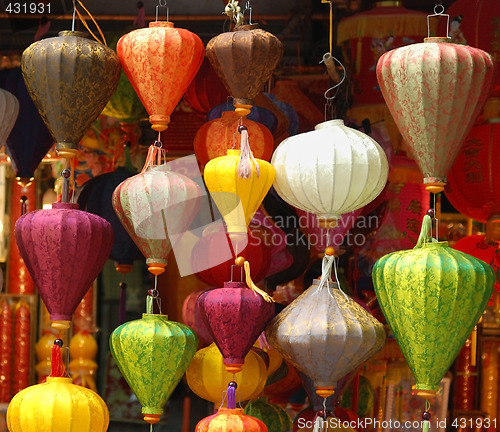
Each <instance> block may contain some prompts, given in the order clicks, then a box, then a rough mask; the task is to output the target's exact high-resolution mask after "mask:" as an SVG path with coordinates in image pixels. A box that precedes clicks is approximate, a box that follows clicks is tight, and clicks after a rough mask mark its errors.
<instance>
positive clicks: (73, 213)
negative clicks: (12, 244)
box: [15, 202, 113, 329]
mask: <svg viewBox="0 0 500 432" xmlns="http://www.w3.org/2000/svg"><path fill="white" fill-rule="evenodd" d="M15 236H16V243H17V246H18V247H19V252H20V253H21V256H22V258H23V259H24V262H25V263H26V266H27V268H28V270H29V272H30V274H31V277H32V278H33V281H34V282H35V285H36V287H37V288H38V292H39V293H40V296H41V297H42V300H43V302H44V303H45V306H47V309H48V311H49V312H50V319H51V321H52V326H53V327H55V328H57V329H67V328H69V325H70V322H71V315H72V314H73V312H74V311H75V309H76V307H77V306H78V304H79V303H80V300H81V299H82V298H83V296H84V295H85V293H86V292H87V290H88V289H89V287H90V285H91V284H92V282H93V281H94V279H95V278H96V277H97V275H98V274H99V272H100V271H101V269H102V267H103V266H104V264H105V262H106V260H107V259H108V257H109V254H110V252H111V248H112V246H113V229H112V228H111V225H110V224H109V223H108V222H107V221H106V220H104V219H102V218H101V217H99V216H96V215H93V214H91V213H87V212H84V211H81V210H78V204H72V203H64V202H60V203H54V204H53V205H52V209H50V210H45V209H43V210H35V211H32V212H29V213H27V214H25V215H23V216H21V217H20V218H19V219H18V221H17V222H16V227H15ZM76 264H77V265H76Z"/></svg>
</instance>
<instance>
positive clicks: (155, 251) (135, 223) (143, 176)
mask: <svg viewBox="0 0 500 432" xmlns="http://www.w3.org/2000/svg"><path fill="white" fill-rule="evenodd" d="M157 150H159V149H157V148H156V150H155V146H154V145H152V146H150V148H149V154H150V155H151V154H153V153H154V152H156V151H157ZM153 163H156V162H155V161H154V160H152V159H151V158H148V160H147V161H146V163H145V166H144V168H143V170H142V172H141V173H139V174H136V175H135V176H132V177H129V178H128V179H126V180H125V181H123V182H122V183H120V184H119V185H118V187H117V188H116V189H115V191H114V192H113V208H114V210H115V212H116V214H117V215H118V218H119V219H120V222H121V223H122V224H123V226H124V227H125V230H126V231H127V232H128V234H129V235H130V237H131V238H132V239H133V240H134V242H135V244H136V245H137V247H138V248H139V250H140V251H141V252H142V253H143V255H144V256H145V257H146V263H147V265H148V269H149V271H150V272H151V273H152V274H154V275H159V274H161V273H163V272H164V271H165V266H166V265H167V258H168V255H169V253H170V251H171V249H172V243H171V242H172V237H173V236H175V235H179V234H182V233H183V232H184V231H185V230H186V229H187V227H188V226H189V225H190V223H191V222H192V220H193V218H194V216H195V214H196V212H197V211H198V208H199V205H200V202H199V197H200V196H201V189H200V187H199V186H198V185H197V184H196V183H195V182H194V181H193V180H191V179H190V178H188V177H186V176H183V175H181V174H178V173H176V172H173V171H171V170H169V168H168V167H167V165H166V164H159V165H154V164H153Z"/></svg>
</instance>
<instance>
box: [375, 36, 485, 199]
mask: <svg viewBox="0 0 500 432" xmlns="http://www.w3.org/2000/svg"><path fill="white" fill-rule="evenodd" d="M493 70H494V67H493V60H492V58H491V56H490V55H489V54H488V53H486V52H484V51H482V50H480V49H478V48H472V47H469V46H464V45H457V44H454V43H451V42H450V39H449V38H446V37H428V38H425V39H424V42H423V43H418V44H413V45H408V46H405V47H402V48H397V49H394V50H392V51H389V52H387V53H385V54H383V55H382V56H381V57H380V59H379V61H378V63H377V79H378V82H379V84H380V89H381V91H382V94H383V96H384V99H385V101H386V103H387V105H388V106H389V110H390V111H391V114H392V116H393V117H394V121H395V122H396V125H397V126H398V128H399V131H400V132H401V134H402V135H403V138H404V139H405V141H406V143H407V144H408V146H409V148H410V149H411V151H412V153H413V156H414V158H415V160H416V161H417V163H418V165H419V167H420V169H421V171H422V173H423V175H424V184H426V185H427V190H429V191H430V192H433V193H438V192H441V191H442V190H443V187H444V185H445V184H446V175H447V174H448V171H449V170H450V168H451V165H452V164H453V161H454V160H455V157H456V155H457V153H458V151H459V150H460V147H461V145H462V142H463V141H464V139H465V137H466V136H467V133H468V131H469V130H470V128H471V127H472V125H473V124H474V121H475V119H476V117H477V116H478V115H479V113H480V110H481V108H482V106H483V104H484V102H485V100H486V97H487V96H488V91H489V88H490V86H491V83H492V79H493Z"/></svg>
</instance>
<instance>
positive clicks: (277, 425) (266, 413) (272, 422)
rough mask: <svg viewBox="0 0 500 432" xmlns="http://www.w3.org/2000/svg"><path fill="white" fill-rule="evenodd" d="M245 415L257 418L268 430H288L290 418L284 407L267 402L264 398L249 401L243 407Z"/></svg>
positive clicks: (271, 431) (276, 431) (274, 431)
mask: <svg viewBox="0 0 500 432" xmlns="http://www.w3.org/2000/svg"><path fill="white" fill-rule="evenodd" d="M244 413H245V414H246V415H249V416H252V417H255V418H258V419H259V420H261V421H262V422H263V423H264V424H265V425H266V427H267V430H268V431H269V432H282V431H290V430H291V429H292V419H291V418H290V415H289V414H288V413H287V412H286V410H285V409H283V408H281V407H280V406H279V405H276V404H273V403H271V402H268V401H267V400H266V399H265V398H259V399H256V400H254V401H250V402H249V403H248V404H247V405H246V406H245V409H244Z"/></svg>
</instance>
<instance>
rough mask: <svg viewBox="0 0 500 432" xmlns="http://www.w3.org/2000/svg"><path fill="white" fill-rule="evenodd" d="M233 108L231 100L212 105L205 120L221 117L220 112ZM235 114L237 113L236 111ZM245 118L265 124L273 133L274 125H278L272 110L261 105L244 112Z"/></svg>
mask: <svg viewBox="0 0 500 432" xmlns="http://www.w3.org/2000/svg"><path fill="white" fill-rule="evenodd" d="M230 110H233V111H234V110H235V106H234V103H233V102H232V101H228V102H225V103H223V104H220V105H217V106H215V107H213V108H212V109H211V110H210V111H209V112H208V114H207V121H212V120H215V119H217V118H221V117H222V114H223V113H225V112H227V111H230ZM236 115H239V114H237V113H236ZM246 119H247V120H252V121H254V122H257V123H260V124H261V125H263V126H265V127H266V128H267V129H269V131H270V132H271V133H272V134H274V132H275V130H276V127H277V126H278V119H277V118H276V116H275V115H274V113H273V112H272V111H270V110H269V109H267V108H264V107H261V106H258V105H257V106H252V108H250V112H249V113H248V114H246Z"/></svg>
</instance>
